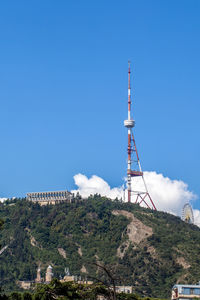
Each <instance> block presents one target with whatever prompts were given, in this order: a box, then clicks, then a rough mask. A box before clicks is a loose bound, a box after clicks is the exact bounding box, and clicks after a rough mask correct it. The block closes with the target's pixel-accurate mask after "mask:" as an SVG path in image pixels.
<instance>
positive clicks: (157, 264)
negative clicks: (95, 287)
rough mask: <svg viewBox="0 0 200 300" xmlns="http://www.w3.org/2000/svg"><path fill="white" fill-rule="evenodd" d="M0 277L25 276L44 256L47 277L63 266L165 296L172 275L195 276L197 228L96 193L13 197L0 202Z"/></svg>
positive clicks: (198, 269)
mask: <svg viewBox="0 0 200 300" xmlns="http://www.w3.org/2000/svg"><path fill="white" fill-rule="evenodd" d="M0 218H2V219H3V220H4V222H5V223H4V229H3V230H2V231H1V232H0V241H1V245H2V247H4V246H6V245H9V246H8V248H7V249H6V250H5V251H4V252H3V253H2V254H1V255H0V264H1V268H0V281H1V285H2V286H3V288H4V290H5V291H6V290H7V291H9V290H14V289H17V287H16V285H15V283H16V280H32V279H34V278H35V277H36V270H37V267H38V265H40V266H41V270H42V275H43V276H44V272H45V270H46V267H47V266H48V265H49V264H51V265H52V266H53V271H54V275H55V277H57V278H59V277H60V276H64V269H65V268H67V267H68V268H69V270H70V272H71V274H73V275H79V276H80V275H81V276H82V277H87V278H88V279H89V278H100V279H101V280H102V281H106V280H107V277H106V275H105V274H104V273H102V270H100V269H99V268H98V267H96V266H95V265H94V263H99V264H104V265H105V266H106V267H107V268H109V270H110V271H111V272H112V274H113V276H114V277H115V278H116V283H117V284H126V285H133V286H134V290H135V292H137V293H138V294H141V295H144V296H152V297H163V298H166V297H169V295H170V292H171V287H172V286H173V285H174V283H176V282H181V283H184V282H185V283H186V282H190V283H196V282H197V281H198V280H199V278H200V263H199V262H200V259H199V253H200V229H199V228H198V227H197V226H194V225H189V224H186V223H184V222H182V221H181V219H180V218H178V217H175V216H173V215H170V214H167V213H163V212H158V211H152V210H149V209H145V208H141V207H139V206H138V205H135V204H128V203H121V202H120V201H118V200H116V201H111V200H109V199H107V198H105V197H101V196H100V195H95V196H94V197H89V198H88V199H86V200H83V201H82V202H80V203H72V204H67V203H61V204H57V205H49V206H42V207H41V206H40V205H38V204H33V203H31V202H28V201H26V199H15V200H13V201H6V202H5V203H3V204H2V203H1V204H0Z"/></svg>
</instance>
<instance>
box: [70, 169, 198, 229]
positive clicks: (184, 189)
mask: <svg viewBox="0 0 200 300" xmlns="http://www.w3.org/2000/svg"><path fill="white" fill-rule="evenodd" d="M144 178H145V182H146V185H147V187H148V191H149V194H150V195H151V198H152V199H153V201H154V204H155V206H156V208H157V209H158V210H161V211H165V212H169V213H172V214H175V215H178V216H181V212H182V208H183V205H184V204H185V203H186V202H190V201H192V200H195V199H196V198H197V196H196V195H195V194H194V193H193V192H191V191H190V190H189V189H188V185H187V184H186V183H185V182H183V181H181V180H172V179H170V178H168V177H164V176H163V175H162V174H158V173H156V172H144ZM74 181H75V184H76V185H77V187H78V189H77V190H74V191H72V192H73V193H76V192H79V193H80V195H81V196H82V197H83V198H85V197H88V196H90V195H91V194H96V193H97V194H101V195H102V196H107V197H108V198H111V199H115V198H116V197H118V198H119V199H120V198H122V199H123V198H124V192H123V187H122V186H121V187H114V188H111V187H110V186H109V184H108V183H107V182H106V181H105V180H103V179H102V178H101V177H99V176H96V175H93V176H92V177H91V178H88V177H87V176H85V175H83V174H77V175H75V176H74ZM132 186H134V187H135V189H136V190H137V191H142V190H144V189H143V187H144V185H143V182H142V179H141V178H138V177H137V178H133V181H132ZM125 197H126V198H127V195H126V196H125ZM194 220H195V224H197V225H198V226H200V211H199V210H197V209H195V210H194Z"/></svg>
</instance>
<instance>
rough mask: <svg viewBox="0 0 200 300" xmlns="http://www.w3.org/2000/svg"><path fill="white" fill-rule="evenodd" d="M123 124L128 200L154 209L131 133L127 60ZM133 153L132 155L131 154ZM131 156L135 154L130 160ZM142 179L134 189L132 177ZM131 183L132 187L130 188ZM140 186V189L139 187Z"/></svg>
mask: <svg viewBox="0 0 200 300" xmlns="http://www.w3.org/2000/svg"><path fill="white" fill-rule="evenodd" d="M124 126H125V127H126V128H127V129H128V149H127V152H128V165H127V191H128V202H135V203H139V204H144V205H145V206H146V207H148V208H151V209H155V210H156V207H155V205H154V203H153V200H152V199H151V197H150V195H149V192H148V190H147V186H146V183H145V180H144V174H143V172H142V168H141V165H140V161H139V156H138V151H137V148H136V143H135V139H134V135H133V128H134V127H135V121H134V120H133V119H132V118H131V66H130V61H129V62H128V119H127V120H125V121H124ZM132 154H133V155H132ZM132 156H135V157H134V159H133V160H132ZM136 178H137V179H138V178H140V179H142V181H141V182H140V184H139V186H140V191H137V190H135V188H136V184H135V185H134V179H136ZM132 185H133V188H132ZM141 187H142V189H141Z"/></svg>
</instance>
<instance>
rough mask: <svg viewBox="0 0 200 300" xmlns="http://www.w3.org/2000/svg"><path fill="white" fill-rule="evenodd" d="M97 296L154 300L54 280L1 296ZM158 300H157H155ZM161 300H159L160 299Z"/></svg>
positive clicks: (50, 299) (63, 299) (75, 299)
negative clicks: (30, 289)
mask: <svg viewBox="0 0 200 300" xmlns="http://www.w3.org/2000/svg"><path fill="white" fill-rule="evenodd" d="M98 296H103V297H105V299H107V300H113V299H116V300H142V299H143V300H155V299H151V298H140V297H139V296H137V295H134V294H124V293H120V294H117V295H116V298H114V295H113V292H112V290H109V289H108V288H107V287H106V286H104V285H102V284H93V285H84V284H77V283H73V282H65V283H61V282H59V281H58V280H57V279H54V280H53V281H52V282H51V283H50V284H48V285H44V284H40V285H38V286H37V287H36V289H35V291H34V292H32V293H30V292H24V293H19V292H13V293H11V294H10V295H2V296H0V299H2V300H3V299H4V300H54V299H58V300H84V299H85V300H96V299H97V298H98ZM157 300H159V299H157ZM160 300H161V299H160Z"/></svg>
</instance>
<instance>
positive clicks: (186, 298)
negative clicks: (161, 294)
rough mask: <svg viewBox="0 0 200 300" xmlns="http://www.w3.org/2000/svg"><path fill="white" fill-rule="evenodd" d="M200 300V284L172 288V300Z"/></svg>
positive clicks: (180, 285)
mask: <svg viewBox="0 0 200 300" xmlns="http://www.w3.org/2000/svg"><path fill="white" fill-rule="evenodd" d="M193 299H200V283H199V284H196V285H192V284H176V285H174V286H173V288H172V296H171V300H193Z"/></svg>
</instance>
